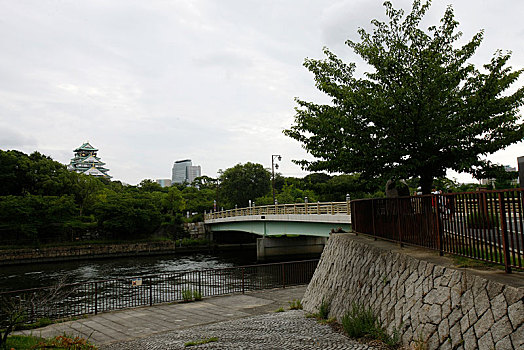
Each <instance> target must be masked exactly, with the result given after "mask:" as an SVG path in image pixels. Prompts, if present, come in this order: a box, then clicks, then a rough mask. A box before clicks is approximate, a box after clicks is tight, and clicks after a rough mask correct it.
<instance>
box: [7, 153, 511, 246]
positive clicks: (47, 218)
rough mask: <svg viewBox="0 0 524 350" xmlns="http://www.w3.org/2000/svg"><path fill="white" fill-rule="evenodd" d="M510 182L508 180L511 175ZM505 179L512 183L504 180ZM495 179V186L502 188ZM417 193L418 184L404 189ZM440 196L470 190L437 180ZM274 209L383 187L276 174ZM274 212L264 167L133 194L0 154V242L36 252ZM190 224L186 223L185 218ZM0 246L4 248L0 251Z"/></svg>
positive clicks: (151, 185) (148, 183)
mask: <svg viewBox="0 0 524 350" xmlns="http://www.w3.org/2000/svg"><path fill="white" fill-rule="evenodd" d="M512 176H513V175H512ZM508 179H509V177H508ZM508 179H499V180H500V181H497V182H496V183H495V185H496V186H507V185H508V183H507V180H508ZM408 184H409V185H410V188H411V192H412V193H413V192H416V190H417V189H416V186H417V181H416V180H412V181H410V182H409V183H408ZM435 186H436V188H437V189H441V190H444V191H465V190H471V189H472V188H471V187H467V186H465V185H459V184H456V183H455V182H453V181H451V180H449V179H446V178H440V179H437V180H436V181H435ZM275 190H276V199H277V201H278V203H280V204H284V203H300V202H304V201H305V199H306V198H307V199H308V201H309V202H317V201H320V202H330V201H345V200H346V196H347V195H348V194H349V195H350V196H351V198H353V199H355V198H365V197H381V196H384V184H383V183H379V182H376V181H375V182H370V181H367V180H364V179H363V178H362V177H361V176H359V175H358V174H357V175H328V174H324V173H312V174H309V175H307V176H305V177H303V178H297V177H284V176H282V175H281V174H276V178H275ZM250 201H251V203H252V204H255V205H257V206H259V205H269V204H273V197H272V190H271V174H270V172H269V171H268V170H267V169H265V168H264V167H263V166H262V165H261V164H253V163H249V162H248V163H246V164H237V165H235V166H233V167H231V168H229V169H226V170H225V171H221V172H220V174H219V177H218V178H217V179H214V178H210V177H208V176H202V177H199V178H197V179H195V181H194V182H193V183H192V184H182V185H173V186H171V187H166V188H162V187H161V186H160V185H159V184H157V183H156V182H154V181H152V180H149V179H146V180H143V181H142V182H140V184H138V185H137V186H130V185H123V184H122V183H121V182H119V181H110V180H107V179H102V178H95V177H91V176H86V175H82V174H78V173H75V172H70V171H68V170H67V169H66V167H65V166H64V165H63V164H60V163H58V162H56V161H53V160H52V159H51V158H50V157H47V156H44V155H42V154H40V153H38V152H34V153H32V154H30V155H27V154H24V153H22V152H19V151H2V150H0V240H1V242H2V244H13V243H23V242H31V243H34V244H39V243H48V242H60V241H76V240H80V239H86V238H91V239H101V240H108V239H112V240H137V239H150V238H151V237H154V236H159V237H164V238H169V239H177V238H181V237H183V236H184V235H185V232H184V230H183V228H182V223H183V222H184V221H188V220H190V221H201V220H202V219H203V213H204V212H205V211H208V212H209V211H212V210H214V209H216V210H220V209H222V208H224V209H231V208H235V206H238V207H239V208H240V207H245V206H248V205H249V202H250ZM187 214H190V215H189V218H188V215H187ZM0 245H1V244H0Z"/></svg>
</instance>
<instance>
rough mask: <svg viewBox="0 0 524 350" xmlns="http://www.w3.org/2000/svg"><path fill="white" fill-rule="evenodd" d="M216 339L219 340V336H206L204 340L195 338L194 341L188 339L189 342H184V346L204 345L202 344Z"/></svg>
mask: <svg viewBox="0 0 524 350" xmlns="http://www.w3.org/2000/svg"><path fill="white" fill-rule="evenodd" d="M215 341H218V338H217V337H212V338H206V339H202V340H193V341H188V342H187V343H184V346H185V347H188V346H195V345H202V344H207V343H212V342H215Z"/></svg>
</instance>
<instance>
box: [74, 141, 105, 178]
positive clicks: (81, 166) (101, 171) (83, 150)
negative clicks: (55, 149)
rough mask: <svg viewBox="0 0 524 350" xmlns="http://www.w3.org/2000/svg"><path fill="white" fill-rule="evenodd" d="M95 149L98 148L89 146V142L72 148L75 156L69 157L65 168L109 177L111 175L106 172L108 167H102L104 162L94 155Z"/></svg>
mask: <svg viewBox="0 0 524 350" xmlns="http://www.w3.org/2000/svg"><path fill="white" fill-rule="evenodd" d="M97 151H98V150H97V149H96V148H94V147H93V146H91V145H90V144H89V142H86V143H84V144H83V145H82V146H80V147H78V148H77V149H75V150H74V152H75V157H74V158H73V159H71V162H70V163H69V165H68V166H67V169H68V170H71V171H76V172H77V173H82V174H85V175H91V176H96V177H105V178H108V179H110V178H111V176H109V175H108V174H107V172H108V171H109V169H107V168H104V165H106V163H104V162H102V161H101V160H100V158H98V157H97V156H96V152H97Z"/></svg>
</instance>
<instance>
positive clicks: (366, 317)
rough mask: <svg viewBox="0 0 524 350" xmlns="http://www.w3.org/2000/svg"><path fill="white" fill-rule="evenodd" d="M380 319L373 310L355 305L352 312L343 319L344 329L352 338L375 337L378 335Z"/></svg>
mask: <svg viewBox="0 0 524 350" xmlns="http://www.w3.org/2000/svg"><path fill="white" fill-rule="evenodd" d="M377 325H378V319H377V317H376V316H375V315H374V314H373V311H371V309H365V308H364V307H363V306H362V305H358V304H353V305H352V307H351V310H350V311H349V312H348V313H346V314H345V315H344V317H342V327H343V328H344V331H345V332H346V333H347V334H348V336H350V337H351V338H362V337H364V336H368V335H371V336H373V335H374V334H375V333H376V329H377Z"/></svg>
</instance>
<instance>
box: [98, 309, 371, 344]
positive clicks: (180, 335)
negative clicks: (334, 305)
mask: <svg viewBox="0 0 524 350" xmlns="http://www.w3.org/2000/svg"><path fill="white" fill-rule="evenodd" d="M212 337H216V338H217V341H215V342H209V343H207V344H202V345H198V346H192V347H191V349H264V350H268V349H286V350H287V349H301V350H302V349H355V350H357V349H358V350H361V349H362V350H363V349H373V347H371V346H368V345H364V344H360V343H357V342H355V341H353V340H351V339H348V338H347V337H345V336H344V335H342V334H340V333H337V332H335V331H334V330H333V329H332V328H331V327H330V326H329V325H322V324H319V323H318V322H317V321H316V320H315V319H312V318H306V317H305V314H304V312H303V311H298V310H295V311H286V312H279V313H271V314H265V315H258V316H251V317H247V318H241V319H236V320H231V321H224V322H218V323H213V324H208V325H203V326H195V327H192V328H187V329H183V330H179V331H171V332H168V333H163V334H157V335H153V336H149V337H146V338H142V339H135V340H131V341H125V342H119V343H112V344H109V345H105V346H102V347H100V350H131V349H133V350H135V349H148V350H155V349H158V350H171V349H187V347H185V346H184V344H185V343H186V342H190V341H199V340H203V339H209V338H212Z"/></svg>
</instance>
